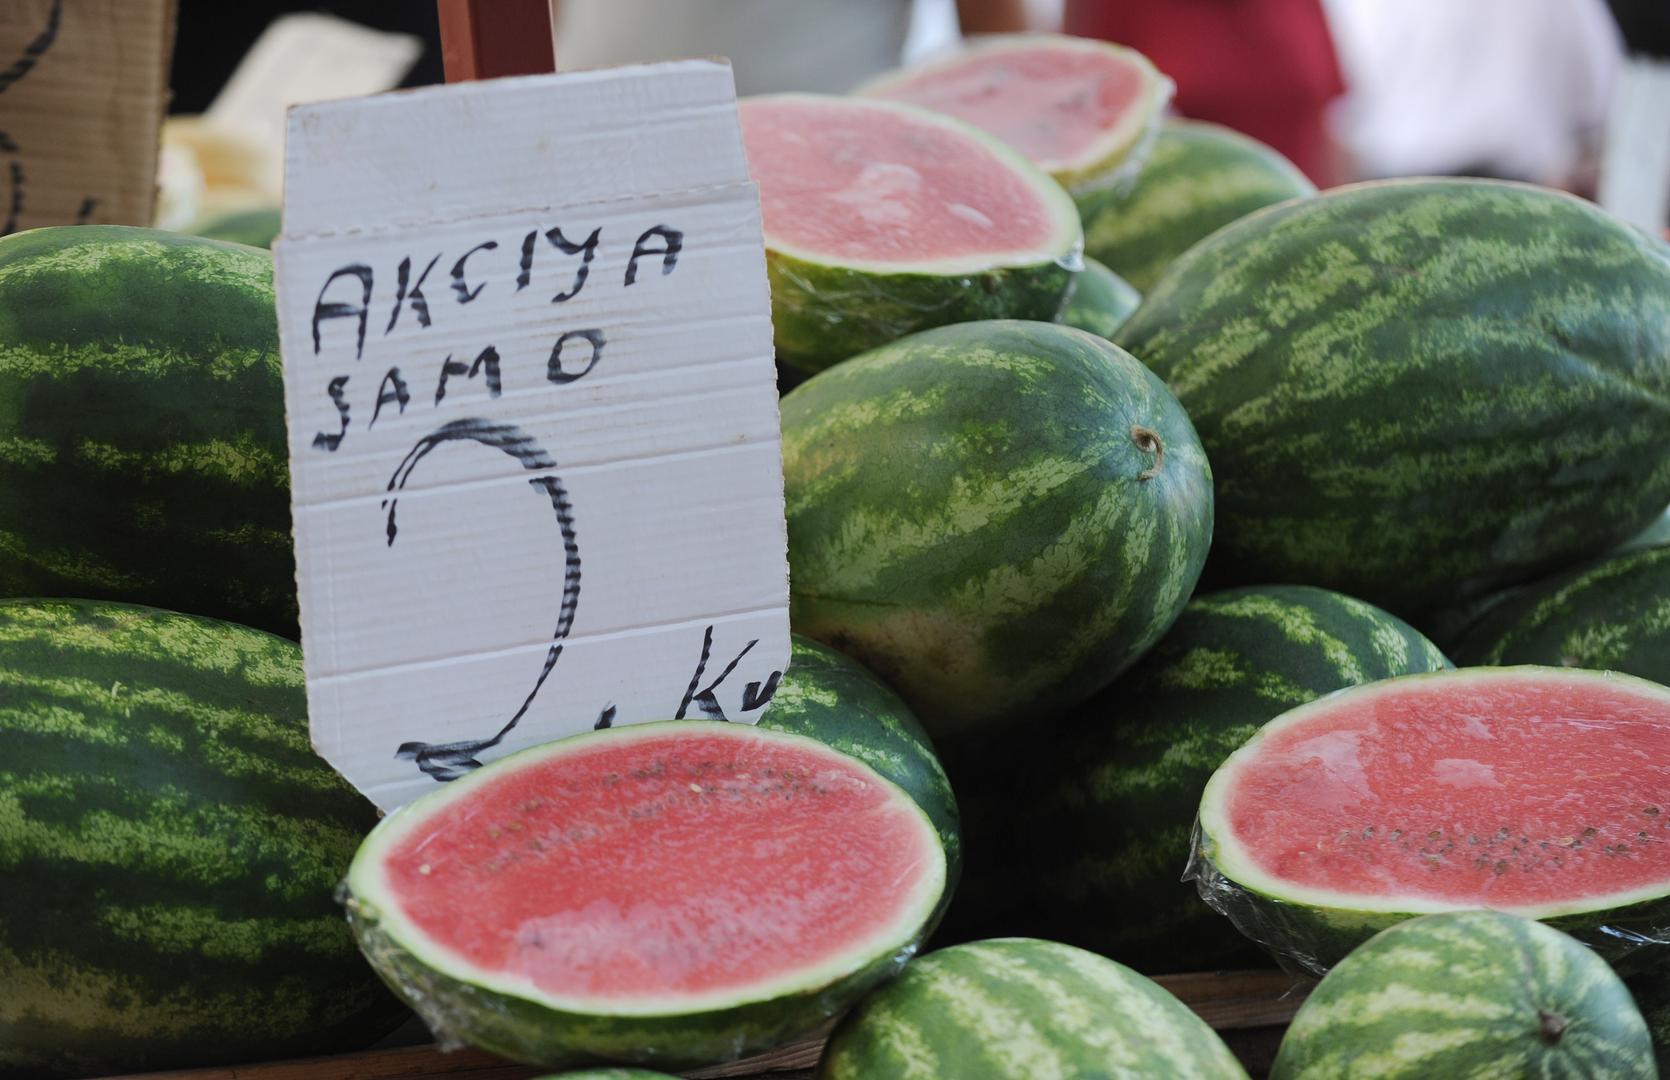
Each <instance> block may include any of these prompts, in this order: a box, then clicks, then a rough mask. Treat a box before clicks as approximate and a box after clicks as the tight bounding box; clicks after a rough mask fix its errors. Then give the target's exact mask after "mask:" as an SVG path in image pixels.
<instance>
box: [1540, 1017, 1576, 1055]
mask: <svg viewBox="0 0 1670 1080" xmlns="http://www.w3.org/2000/svg"><path fill="white" fill-rule="evenodd" d="M1537 1020H1538V1021H1540V1022H1541V1025H1542V1027H1541V1031H1542V1038H1543V1041H1544V1042H1546V1043H1548V1044H1549V1045H1550V1046H1553V1045H1554V1044H1555V1043H1557V1042H1559V1041H1560V1036H1561V1035H1564V1034H1565V1033H1566V1028H1567V1027H1569V1026H1570V1025H1571V1021H1570V1020H1567V1019H1566V1018H1565V1017H1564V1016H1563V1015H1561V1014H1560V1013H1557V1012H1549V1011H1548V1010H1547V1009H1538V1010H1537Z"/></svg>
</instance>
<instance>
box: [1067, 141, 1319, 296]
mask: <svg viewBox="0 0 1670 1080" xmlns="http://www.w3.org/2000/svg"><path fill="white" fill-rule="evenodd" d="M1314 194H1316V186H1315V185H1314V184H1312V183H1311V182H1310V181H1309V180H1308V179H1306V178H1305V174H1304V173H1302V172H1300V171H1299V168H1298V166H1296V165H1294V164H1293V163H1292V162H1291V161H1288V160H1287V159H1286V158H1285V157H1283V156H1282V155H1281V154H1280V153H1278V152H1277V151H1275V150H1273V149H1272V148H1270V147H1268V146H1265V145H1264V144H1263V143H1261V142H1259V141H1258V140H1256V139H1249V138H1248V137H1247V136H1245V135H1242V134H1240V133H1239V132H1236V131H1231V130H1230V129H1229V128H1226V127H1220V126H1219V125H1217V124H1207V123H1202V122H1200V121H1197V120H1168V121H1166V122H1165V124H1164V125H1163V126H1162V127H1161V128H1160V133H1159V137H1158V138H1156V139H1155V140H1154V147H1153V149H1152V151H1150V153H1149V155H1148V160H1147V162H1146V163H1145V164H1144V165H1143V167H1142V171H1141V172H1140V173H1138V174H1137V178H1136V184H1135V185H1134V186H1133V187H1132V188H1131V189H1130V191H1129V192H1127V193H1125V194H1123V195H1121V194H1120V193H1119V192H1118V191H1100V192H1091V193H1088V194H1083V195H1079V196H1078V204H1079V214H1080V216H1081V217H1082V219H1083V221H1084V250H1085V253H1086V254H1087V255H1089V256H1092V257H1094V258H1096V259H1099V260H1101V261H1102V262H1104V263H1106V264H1107V265H1108V267H1109V268H1110V269H1112V270H1113V272H1114V273H1116V274H1119V275H1120V276H1121V277H1123V278H1124V279H1125V280H1126V281H1128V282H1130V283H1131V285H1132V287H1133V288H1136V289H1138V290H1140V291H1143V292H1146V291H1148V290H1149V289H1150V288H1152V287H1153V286H1154V283H1155V282H1156V281H1158V280H1159V279H1160V275H1161V274H1162V273H1164V271H1165V269H1166V267H1168V266H1170V265H1171V263H1172V262H1173V260H1175V259H1176V258H1177V257H1178V256H1179V255H1181V254H1183V252H1185V251H1187V250H1188V249H1189V248H1191V247H1193V246H1194V245H1195V244H1196V243H1198V242H1199V241H1201V240H1204V239H1205V238H1206V237H1208V236H1210V235H1212V234H1213V233H1214V232H1217V231H1218V230H1219V229H1220V228H1222V227H1223V226H1225V225H1228V224H1229V223H1230V222H1232V221H1235V220H1236V219H1238V218H1242V217H1245V216H1246V215H1248V214H1250V213H1252V212H1253V211H1254V210H1260V209H1262V208H1264V207H1266V206H1270V205H1272V204H1274V203H1279V202H1285V201H1287V200H1288V199H1294V198H1300V197H1303V196H1306V195H1314ZM1086 261H1088V260H1086Z"/></svg>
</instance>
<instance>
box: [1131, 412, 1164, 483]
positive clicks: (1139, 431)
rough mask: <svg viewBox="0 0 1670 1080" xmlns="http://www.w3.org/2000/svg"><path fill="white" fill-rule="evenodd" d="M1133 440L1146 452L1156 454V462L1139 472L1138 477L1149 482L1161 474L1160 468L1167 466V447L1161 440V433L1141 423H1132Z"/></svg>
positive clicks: (1138, 447)
mask: <svg viewBox="0 0 1670 1080" xmlns="http://www.w3.org/2000/svg"><path fill="white" fill-rule="evenodd" d="M1131 441H1132V442H1134V443H1136V444H1137V449H1138V450H1141V451H1142V452H1143V453H1145V454H1153V455H1154V464H1152V465H1150V466H1149V467H1148V468H1146V469H1144V470H1142V471H1141V472H1139V473H1137V479H1138V480H1139V481H1142V482H1147V481H1149V480H1152V479H1154V478H1155V477H1156V476H1158V475H1160V470H1161V469H1163V468H1165V464H1166V448H1165V444H1164V443H1162V442H1161V441H1160V433H1159V432H1157V431H1155V430H1154V429H1152V428H1145V427H1143V426H1142V425H1141V424H1132V425H1131Z"/></svg>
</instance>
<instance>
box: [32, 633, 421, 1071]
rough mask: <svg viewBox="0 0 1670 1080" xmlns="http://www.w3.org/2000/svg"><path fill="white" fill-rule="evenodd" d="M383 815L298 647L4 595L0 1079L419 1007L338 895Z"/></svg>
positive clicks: (191, 1050)
mask: <svg viewBox="0 0 1670 1080" xmlns="http://www.w3.org/2000/svg"><path fill="white" fill-rule="evenodd" d="M376 820H377V814H376V810H375V808H374V807H373V806H372V805H371V804H370V803H369V802H367V801H366V800H365V799H363V798H361V797H360V795H359V794H358V793H357V792H356V791H354V789H353V788H351V787H349V786H348V784H347V783H346V782H345V781H343V779H342V778H341V777H339V776H338V775H337V774H336V773H335V772H333V771H332V770H331V768H330V767H329V766H328V765H326V764H325V763H324V761H322V760H321V759H320V758H319V757H318V756H317V755H315V754H314V753H313V748H312V747H311V746H310V745H309V743H308V730H307V711H306V693H305V689H304V686H303V680H302V659H301V650H300V649H299V648H297V647H296V645H295V644H294V643H292V642H289V641H284V640H282V639H280V638H276V637H273V636H271V635H268V634H263V633H260V632H258V631H255V630H248V629H245V628H243V627H241V626H233V625H232V624H230V623H223V622H217V621H215V620H212V619H200V618H194V617H191V616H187V615H176V614H174V613H172V612H166V611H158V610H155V609H152V608H141V607H131V606H128V605H126V604H111V603H101V602H95V601H83V600H10V601H5V602H0V882H4V886H3V887H0V1076H7V1077H12V1076H28V1077H40V1076H103V1075H109V1074H112V1073H129V1072H141V1071H150V1070H154V1069H173V1068H190V1067H197V1066H208V1065H228V1064H233V1063H238V1062H245V1061H253V1060H271V1059H275V1058H285V1057H302V1056H308V1055H314V1054H327V1053H335V1052H338V1051H342V1050H354V1049H359V1048H360V1047H363V1046H366V1045H367V1044H369V1043H372V1042H375V1041H376V1040H377V1039H378V1038H380V1037H382V1036H383V1035H384V1034H386V1033H387V1032H388V1031H389V1030H390V1029H391V1028H393V1027H394V1026H395V1025H396V1024H398V1023H399V1022H400V1021H401V1020H402V1019H404V1018H406V1017H407V1015H408V1014H407V1013H406V1012H405V1010H404V1009H402V1008H400V1006H399V1004H398V1003H397V1002H396V1001H395V1000H394V999H393V998H392V997H390V996H389V994H388V993H387V992H386V991H385V990H384V989H383V987H382V984H381V983H380V982H379V981H378V979H377V977H376V975H374V974H373V973H372V971H371V969H370V968H369V967H368V966H367V965H366V963H365V961H363V960H362V959H361V958H360V956H359V954H358V953H357V952H356V950H355V949H354V941H353V937H352V936H351V935H350V934H349V932H348V927H347V926H345V925H344V924H343V922H342V917H341V913H340V910H339V909H338V908H337V905H336V903H335V901H334V900H333V898H332V897H333V894H334V892H335V889H336V886H337V883H338V882H339V881H341V879H342V875H343V873H344V872H345V871H346V870H347V868H348V863H349V860H350V859H351V858H352V857H353V854H354V850H355V848H356V847H358V845H359V843H360V841H361V839H362V838H363V837H364V835H365V834H366V833H367V832H369V831H370V830H371V828H372V826H373V825H375V824H376Z"/></svg>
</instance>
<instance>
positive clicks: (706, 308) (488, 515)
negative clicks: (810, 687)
mask: <svg viewBox="0 0 1670 1080" xmlns="http://www.w3.org/2000/svg"><path fill="white" fill-rule="evenodd" d="M275 251H276V267H277V283H278V301H279V326H280V333H281V338H282V343H283V352H284V367H285V398H286V404H287V407H288V413H289V428H290V468H291V478H292V484H293V492H294V494H293V509H294V515H295V533H296V556H297V577H298V582H299V586H300V596H301V618H302V643H303V646H304V651H305V656H306V666H307V683H308V707H309V711H310V713H311V717H312V725H313V740H314V745H315V746H316V747H317V748H318V750H319V752H320V753H321V754H323V755H324V757H325V758H326V759H327V760H329V761H330V762H331V763H332V764H333V765H335V766H336V767H337V768H338V769H339V770H341V771H342V773H343V774H344V775H345V776H347V777H348V779H349V780H351V781H352V782H353V783H354V784H355V785H356V786H358V787H359V789H360V790H361V791H363V792H365V793H366V794H367V795H369V796H370V797H371V798H372V799H373V800H375V801H376V802H377V803H378V804H379V805H381V806H382V807H384V808H392V807H394V806H398V805H400V804H402V803H404V802H406V801H408V800H410V799H411V798H414V797H416V796H418V795H421V794H423V793H424V792H426V791H429V790H432V789H433V788H434V786H435V784H436V783H437V782H438V781H444V780H448V779H452V778H454V777H457V776H460V775H462V774H463V773H465V772H467V771H469V770H470V769H473V768H475V767H476V766H477V765H478V764H479V763H482V762H485V761H488V760H491V759H493V758H495V757H498V756H501V755H503V754H506V753H509V752H511V751H513V750H516V749H519V748H521V747H524V746H529V745H532V744H535V743H542V742H547V741H549V740H551V739H555V738H560V737H562V736H565V735H571V734H574V733H576V732H579V731H584V730H588V729H591V728H593V727H599V726H607V725H611V724H622V723H631V722H638V721H646V720H664V719H672V718H687V719H703V718H707V719H714V720H718V719H725V720H733V721H752V720H755V719H757V718H758V717H759V716H760V714H761V712H762V711H763V710H764V708H765V707H766V705H767V704H768V703H769V701H770V698H771V695H772V693H773V692H774V691H775V689H776V687H777V682H778V679H779V678H780V677H781V674H782V672H783V671H784V670H785V669H786V668H787V665H788V653H789V636H788V560H787V547H786V543H787V541H786V529H785V526H784V519H783V479H782V447H781V442H780V435H779V431H778V416H777V394H776V377H775V372H774V368H773V365H772V349H771V322H770V300H769V293H768V287H767V284H766V271H765V254H764V245H763V240H762V233H761V225H760V212H759V199H758V193H757V191H756V189H755V187H754V185H753V184H752V183H751V182H750V181H749V179H748V172H747V166H746V162H745V160H744V158H743V151H742V137H741V131H740V126H739V124H738V119H737V112H736V100H735V87H734V84H733V82H732V78H731V72H730V68H729V67H728V66H727V65H725V64H723V63H718V62H711V61H687V62H679V63H671V64H656V65H646V66H641V67H630V68H617V69H612V70H604V71H592V72H580V73H575V74H564V75H542V76H532V77H527V78H517V79H501V80H497V81H493V82H483V83H465V84H460V85H455V86H447V87H436V88H430V89H424V90H417V91H411V92H406V93H398V94H389V95H384V96H379V97H372V98H365V99H359V100H355V101H340V102H331V103H324V104H318V105H307V106H298V107H296V108H295V109H292V110H291V113H290V122H289V133H288V145H287V150H286V174H285V206H284V233H283V235H282V237H281V238H280V239H279V241H278V243H277V245H276V248H275Z"/></svg>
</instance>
